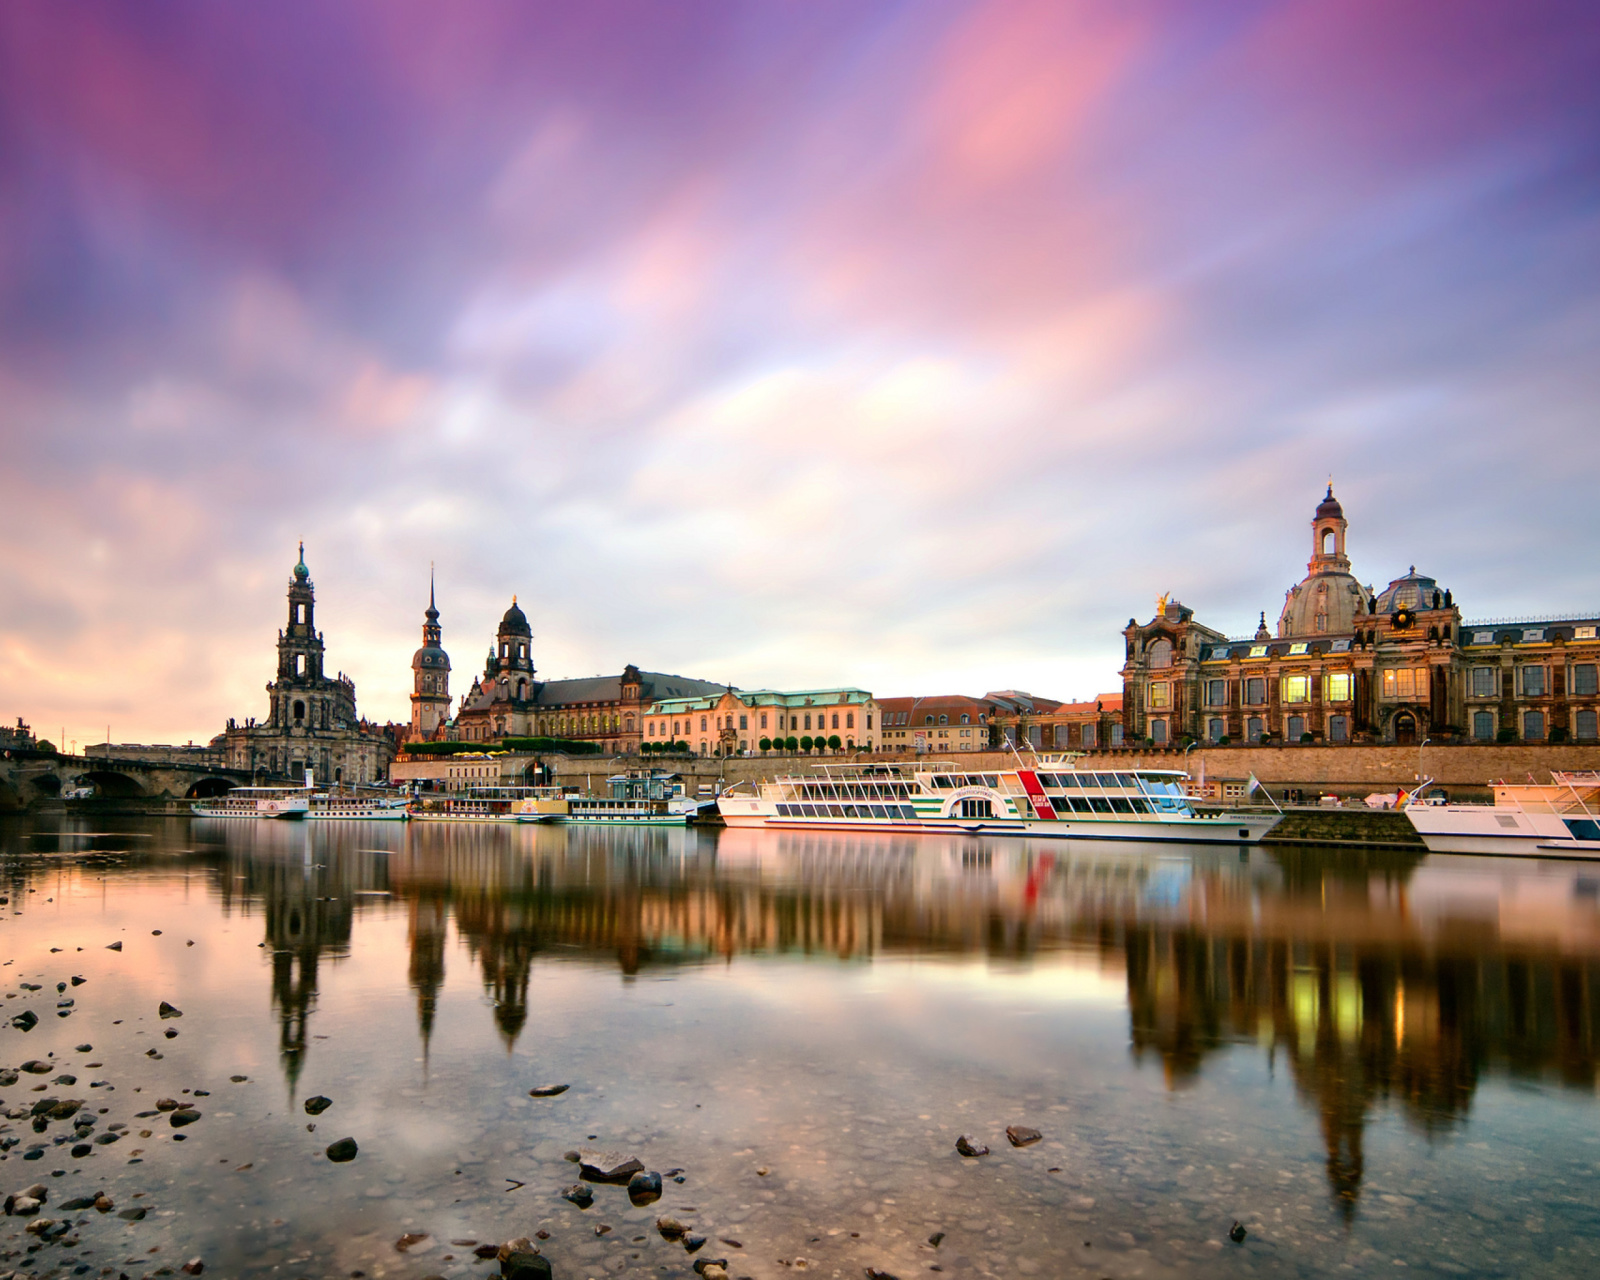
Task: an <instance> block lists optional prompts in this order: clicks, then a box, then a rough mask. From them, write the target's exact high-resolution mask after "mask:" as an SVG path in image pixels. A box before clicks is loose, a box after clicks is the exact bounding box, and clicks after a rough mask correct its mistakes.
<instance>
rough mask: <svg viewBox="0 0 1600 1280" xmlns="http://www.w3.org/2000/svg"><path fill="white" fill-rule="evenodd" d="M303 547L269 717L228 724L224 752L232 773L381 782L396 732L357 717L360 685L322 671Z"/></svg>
mask: <svg viewBox="0 0 1600 1280" xmlns="http://www.w3.org/2000/svg"><path fill="white" fill-rule="evenodd" d="M315 612H316V593H315V591H314V589H313V587H312V584H311V575H310V571H309V570H307V568H306V550H305V544H304V543H301V544H300V559H299V562H298V563H297V564H296V565H295V567H294V575H293V577H292V578H291V579H290V581H289V620H288V625H287V626H286V627H285V628H284V629H283V630H282V631H280V632H278V674H277V678H276V679H275V680H273V681H272V682H271V683H270V684H268V685H267V702H268V710H267V718H266V719H265V720H264V721H260V722H257V721H256V720H255V719H253V718H252V719H249V720H246V721H245V722H244V723H243V724H242V725H241V724H239V723H237V722H236V721H234V720H229V721H228V727H227V729H226V731H225V732H224V733H223V735H222V737H223V752H224V755H225V757H226V761H227V765H228V767H229V768H233V769H249V770H251V771H255V770H258V769H259V770H261V771H263V772H265V773H268V774H277V775H280V776H288V777H291V778H293V779H295V781H297V782H298V781H299V780H300V779H301V778H303V777H304V774H305V771H306V770H307V769H309V770H311V771H312V775H313V777H314V780H315V782H316V783H317V785H319V786H326V785H328V784H330V783H340V782H342V783H360V782H380V781H382V780H383V779H384V777H385V776H386V775H387V773H388V768H389V762H390V761H391V760H393V759H394V752H395V742H394V736H393V734H392V733H391V732H390V731H389V730H388V729H387V728H384V727H382V726H378V725H374V724H369V723H368V722H367V721H365V720H362V719H361V718H360V717H359V716H357V714H356V686H355V682H354V681H352V680H351V679H350V678H349V677H348V676H346V675H345V674H344V673H343V672H340V673H339V674H338V675H337V676H328V675H327V674H325V673H324V671H323V640H322V634H321V633H320V632H319V631H318V630H317V629H316V623H315Z"/></svg>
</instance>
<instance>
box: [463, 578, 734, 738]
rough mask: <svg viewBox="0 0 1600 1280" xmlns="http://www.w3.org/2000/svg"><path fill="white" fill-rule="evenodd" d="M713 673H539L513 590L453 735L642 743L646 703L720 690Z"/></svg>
mask: <svg viewBox="0 0 1600 1280" xmlns="http://www.w3.org/2000/svg"><path fill="white" fill-rule="evenodd" d="M723 688H724V686H723V685H720V684H714V683H712V682H710V681H706V680H691V679H688V678H687V677H684V676H673V675H666V674H664V673H662V672H657V671H640V670H639V668H638V667H635V666H633V665H632V664H631V663H630V664H629V665H628V666H627V667H625V668H624V669H623V671H622V674H621V675H616V676H594V677H591V678H588V679H578V680H540V679H538V673H537V672H536V670H535V669H534V665H533V629H532V627H530V626H529V625H528V617H527V615H526V614H525V613H523V611H522V609H521V608H520V607H519V606H518V605H517V602H516V598H515V597H513V598H512V601H511V607H510V608H509V609H507V610H506V612H505V616H504V617H503V618H501V619H500V627H499V630H498V632H497V633H496V635H495V643H494V645H493V646H491V647H490V649H489V658H488V661H487V662H486V663H485V665H484V669H483V674H482V675H481V676H478V677H476V678H475V679H474V680H473V682H472V687H471V688H470V689H469V690H468V691H467V693H466V694H465V695H464V696H463V697H462V699H461V705H460V707H459V709H458V710H457V712H456V717H455V720H454V722H453V723H452V725H451V727H450V730H449V736H450V737H452V738H454V739H457V740H459V741H462V742H492V741H495V740H497V739H500V738H508V737H513V738H535V737H537V738H571V739H574V740H576V741H581V742H588V743H593V744H594V745H596V746H598V747H600V748H601V749H602V750H603V751H605V752H607V753H609V754H612V755H628V754H633V753H636V752H637V751H638V750H639V743H640V741H641V739H642V727H641V722H642V717H643V708H644V707H645V706H646V705H647V704H648V703H650V702H651V701H652V700H654V699H657V698H664V697H695V696H703V695H706V694H719V693H721V692H722V690H723Z"/></svg>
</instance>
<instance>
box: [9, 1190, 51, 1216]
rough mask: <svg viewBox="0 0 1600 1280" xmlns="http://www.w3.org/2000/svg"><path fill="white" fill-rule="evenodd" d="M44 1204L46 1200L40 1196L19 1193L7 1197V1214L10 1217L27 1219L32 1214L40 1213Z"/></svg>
mask: <svg viewBox="0 0 1600 1280" xmlns="http://www.w3.org/2000/svg"><path fill="white" fill-rule="evenodd" d="M43 1204H44V1200H43V1198H42V1197H40V1196H30V1195H26V1194H23V1193H18V1194H17V1195H11V1196H7V1197H6V1214H7V1216H8V1217H11V1216H14V1217H18V1218H26V1217H28V1216H29V1215H30V1214H35V1213H38V1212H39V1208H40V1206H41V1205H43Z"/></svg>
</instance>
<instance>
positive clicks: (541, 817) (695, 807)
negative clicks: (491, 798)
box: [517, 770, 705, 827]
mask: <svg viewBox="0 0 1600 1280" xmlns="http://www.w3.org/2000/svg"><path fill="white" fill-rule="evenodd" d="M606 784H607V791H608V792H609V794H607V795H603V796H601V795H592V794H586V793H583V792H577V791H570V790H564V789H562V788H560V787H548V788H539V789H538V790H537V792H536V794H534V795H532V796H530V797H529V798H528V799H527V800H525V801H523V802H522V803H521V804H519V805H518V806H517V816H518V817H519V818H521V819H522V821H524V822H571V823H607V824H621V825H623V826H647V827H682V826H686V825H687V824H688V822H689V820H690V819H691V818H693V817H694V816H695V815H696V814H698V813H699V812H700V811H701V809H702V808H703V807H705V806H703V805H702V802H701V801H699V800H695V799H692V798H690V797H689V796H687V795H685V794H684V786H683V782H682V780H681V779H680V778H679V777H678V775H677V774H670V773H660V772H656V771H650V770H639V771H636V772H633V773H619V774H616V775H615V776H613V777H611V778H608V779H606Z"/></svg>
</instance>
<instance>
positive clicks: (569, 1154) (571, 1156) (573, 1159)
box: [561, 1151, 580, 1164]
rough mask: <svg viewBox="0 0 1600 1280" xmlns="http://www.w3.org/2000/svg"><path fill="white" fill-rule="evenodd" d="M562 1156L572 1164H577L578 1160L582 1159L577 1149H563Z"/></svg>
mask: <svg viewBox="0 0 1600 1280" xmlns="http://www.w3.org/2000/svg"><path fill="white" fill-rule="evenodd" d="M561 1158H562V1159H563V1160H566V1161H568V1162H570V1163H572V1164H577V1163H578V1160H579V1159H580V1157H579V1155H578V1153H577V1152H576V1151H563V1152H562V1153H561Z"/></svg>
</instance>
